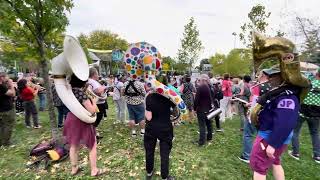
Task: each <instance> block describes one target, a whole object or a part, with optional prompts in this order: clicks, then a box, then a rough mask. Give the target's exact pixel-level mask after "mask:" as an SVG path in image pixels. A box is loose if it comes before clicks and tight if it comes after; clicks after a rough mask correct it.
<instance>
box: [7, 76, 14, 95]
mask: <svg viewBox="0 0 320 180" xmlns="http://www.w3.org/2000/svg"><path fill="white" fill-rule="evenodd" d="M5 95H7V96H11V97H14V96H16V91H15V89H14V86H13V82H12V80H11V79H9V80H8V90H7V92H6V93H5Z"/></svg>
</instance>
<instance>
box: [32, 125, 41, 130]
mask: <svg viewBox="0 0 320 180" xmlns="http://www.w3.org/2000/svg"><path fill="white" fill-rule="evenodd" d="M33 128H34V129H40V128H42V126H40V125H38V126H34V127H33Z"/></svg>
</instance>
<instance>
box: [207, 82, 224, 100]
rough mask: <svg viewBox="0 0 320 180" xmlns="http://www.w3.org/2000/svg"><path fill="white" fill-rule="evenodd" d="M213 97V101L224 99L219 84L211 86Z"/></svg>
mask: <svg viewBox="0 0 320 180" xmlns="http://www.w3.org/2000/svg"><path fill="white" fill-rule="evenodd" d="M209 87H210V92H211V93H212V94H211V96H212V97H213V99H217V100H219V101H220V100H221V99H223V92H222V89H221V87H220V86H219V84H209Z"/></svg>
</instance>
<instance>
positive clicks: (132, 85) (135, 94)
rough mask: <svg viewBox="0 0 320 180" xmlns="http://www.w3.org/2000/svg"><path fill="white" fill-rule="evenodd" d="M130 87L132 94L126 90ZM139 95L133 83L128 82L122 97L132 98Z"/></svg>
mask: <svg viewBox="0 0 320 180" xmlns="http://www.w3.org/2000/svg"><path fill="white" fill-rule="evenodd" d="M130 87H132V89H133V91H134V92H129V91H128V89H129V88H130ZM140 94H141V93H140V92H139V91H138V89H137V88H136V87H135V86H134V81H129V83H128V85H127V86H126V89H125V90H124V95H126V96H130V97H134V96H139V95H140Z"/></svg>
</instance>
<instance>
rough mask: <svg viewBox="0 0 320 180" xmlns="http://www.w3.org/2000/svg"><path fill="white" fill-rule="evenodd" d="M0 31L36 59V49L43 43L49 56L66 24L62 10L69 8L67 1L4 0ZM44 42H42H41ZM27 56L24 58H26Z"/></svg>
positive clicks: (53, 51)
mask: <svg viewBox="0 0 320 180" xmlns="http://www.w3.org/2000/svg"><path fill="white" fill-rule="evenodd" d="M0 5H1V9H0V19H1V21H0V32H1V33H2V34H3V36H5V37H7V38H8V39H10V40H12V42H13V44H14V45H16V46H18V47H19V48H25V49H26V51H25V52H26V54H32V55H33V57H35V56H37V55H38V56H37V57H36V58H37V59H39V56H40V55H39V53H38V54H36V53H33V52H32V50H31V49H34V50H37V51H39V50H40V49H39V48H40V46H44V48H46V49H47V50H49V51H48V53H47V54H45V55H46V57H47V58H48V57H52V56H53V54H55V53H56V49H58V46H59V45H61V42H62V39H63V38H62V37H61V36H62V33H63V32H64V31H65V27H66V25H67V24H68V19H67V17H66V12H67V11H70V9H71V8H72V7H73V4H72V1H71V0H41V1H31V0H28V1H24V0H4V1H2V2H1V3H0ZM42 43H44V44H42ZM26 58H28V57H26Z"/></svg>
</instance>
